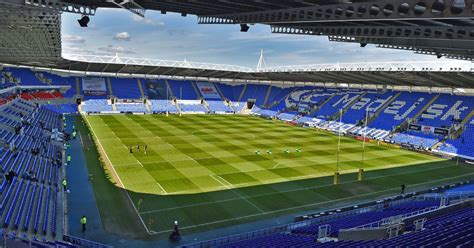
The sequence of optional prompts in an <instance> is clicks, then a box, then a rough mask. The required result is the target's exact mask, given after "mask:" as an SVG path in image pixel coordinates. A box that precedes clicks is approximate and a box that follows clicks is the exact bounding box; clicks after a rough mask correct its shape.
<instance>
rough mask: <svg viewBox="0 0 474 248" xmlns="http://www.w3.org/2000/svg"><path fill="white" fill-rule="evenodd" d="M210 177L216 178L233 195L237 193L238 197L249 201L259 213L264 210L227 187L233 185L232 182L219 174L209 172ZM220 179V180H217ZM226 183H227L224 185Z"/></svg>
mask: <svg viewBox="0 0 474 248" xmlns="http://www.w3.org/2000/svg"><path fill="white" fill-rule="evenodd" d="M211 177H212V178H213V179H214V180H216V181H217V182H219V183H220V184H222V186H224V187H225V188H226V189H228V190H230V191H231V192H232V193H234V194H235V195H237V196H238V197H239V198H240V199H242V200H244V201H246V202H247V203H249V204H250V205H252V206H253V207H255V208H256V209H257V210H258V211H260V213H264V212H265V211H263V210H262V209H261V208H260V207H258V206H257V205H255V203H253V202H251V201H249V200H248V199H247V198H245V197H243V196H242V195H240V194H239V193H238V192H237V191H235V190H234V189H233V188H232V187H229V185H233V184H232V183H229V182H228V181H227V180H225V179H224V178H222V177H221V176H219V175H213V174H211ZM219 179H220V180H219ZM221 180H222V181H224V182H225V183H222V182H221ZM226 184H228V185H226Z"/></svg>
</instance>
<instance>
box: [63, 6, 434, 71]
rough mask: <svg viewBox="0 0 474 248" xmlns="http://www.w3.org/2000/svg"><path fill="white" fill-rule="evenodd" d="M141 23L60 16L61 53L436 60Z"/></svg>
mask: <svg viewBox="0 0 474 248" xmlns="http://www.w3.org/2000/svg"><path fill="white" fill-rule="evenodd" d="M145 16H146V17H145V18H141V17H139V16H136V15H134V14H132V13H130V12H128V11H126V10H121V9H98V10H97V12H96V14H95V16H92V17H91V21H90V23H89V27H88V28H81V27H79V25H78V23H77V19H79V18H80V16H79V15H76V14H69V13H64V14H63V15H62V44H63V54H88V55H112V56H114V55H115V54H118V56H119V57H132V58H152V59H163V60H177V61H183V60H187V61H192V62H203V63H216V64H229V65H240V66H244V67H249V68H255V67H256V65H257V63H258V59H259V56H260V51H261V50H262V49H263V51H264V56H265V61H266V64H267V66H286V65H306V64H325V63H354V62H379V61H412V60H424V61H428V60H436V58H435V57H433V56H427V55H418V54H414V53H413V52H411V51H402V50H394V49H382V48H376V47H375V45H367V47H365V48H361V47H360V46H359V44H353V43H339V42H329V41H328V39H327V37H323V36H321V37H320V36H306V35H286V34H272V33H271V31H270V27H269V26H265V25H253V26H251V27H250V30H249V31H248V32H247V33H242V32H240V31H239V30H240V27H239V26H238V25H199V24H197V17H196V16H192V15H188V16H187V17H182V16H181V15H179V14H173V13H167V14H166V15H162V14H160V12H158V11H147V12H146V14H145Z"/></svg>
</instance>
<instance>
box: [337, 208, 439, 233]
mask: <svg viewBox="0 0 474 248" xmlns="http://www.w3.org/2000/svg"><path fill="white" fill-rule="evenodd" d="M438 208H439V206H433V207H429V208H424V209H421V210H417V211H415V212H410V213H407V214H400V215H394V216H390V217H387V218H383V219H381V220H378V221H375V222H372V223H369V224H365V225H362V226H356V227H352V228H348V229H345V230H362V229H373V228H379V227H380V226H383V225H386V224H389V223H390V222H391V220H393V219H401V220H403V219H406V218H408V217H411V216H415V215H419V214H424V213H427V212H430V211H433V210H436V209H438Z"/></svg>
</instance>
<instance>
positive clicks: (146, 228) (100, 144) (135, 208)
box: [84, 117, 150, 233]
mask: <svg viewBox="0 0 474 248" xmlns="http://www.w3.org/2000/svg"><path fill="white" fill-rule="evenodd" d="M84 119H86V122H87V123H88V124H89V127H90V128H91V131H92V133H93V134H94V136H95V137H97V135H96V134H95V131H94V128H93V127H92V125H91V124H90V123H89V120H88V119H87V117H84ZM97 140H98V142H97V143H99V146H100V148H101V149H102V151H103V152H104V154H105V158H107V160H108V161H109V163H110V166H111V167H112V171H113V172H114V174H115V176H116V177H117V179H118V181H119V182H120V184H121V185H122V188H124V189H125V186H124V184H123V182H122V180H121V179H120V177H119V175H118V174H117V171H115V168H114V165H113V164H112V161H110V159H109V156H108V155H107V153H106V152H105V149H104V147H103V146H102V143H101V142H100V139H99V138H97ZM125 194H127V197H128V200H129V201H130V203H132V206H133V210H135V213H137V215H138V218H139V219H140V221H141V223H142V225H143V227H144V228H145V230H146V232H147V233H150V230H148V227H147V226H146V225H145V221H143V219H142V216H141V215H140V213H139V212H138V209H137V207H136V206H135V204H134V203H133V201H132V198H131V197H130V195H129V194H128V191H127V190H126V189H125Z"/></svg>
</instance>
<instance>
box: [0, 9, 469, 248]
mask: <svg viewBox="0 0 474 248" xmlns="http://www.w3.org/2000/svg"><path fill="white" fill-rule="evenodd" d="M471 7H472V3H471V1H421V2H417V1H415V2H413V1H401V2H399V1H372V2H366V3H365V2H360V1H356V2H348V3H345V4H344V5H341V4H340V3H339V2H336V1H322V2H320V3H319V2H318V4H317V5H316V4H314V1H307V0H303V1H255V0H249V1H239V3H236V2H235V1H217V2H216V3H212V4H210V3H209V2H206V1H204V0H195V1H174V0H168V1H154V0H129V1H115V0H110V1H101V0H97V1H81V0H67V1H65V0H47V1H45V2H41V3H39V2H38V1H24V2H23V1H12V0H7V1H1V2H0V33H1V34H2V35H1V37H0V127H1V128H0V168H1V171H0V174H1V179H0V196H1V198H0V224H1V227H0V246H2V247H45V248H47V247H99V248H102V247H103V248H108V247H192V248H198V247H199V248H201V247H222V248H223V247H229V248H230V247H405V246H416V247H456V248H461V247H473V246H474V166H473V165H474V76H473V73H474V65H473V63H472V58H473V57H474V55H473V53H472V51H473V49H474V47H472V46H473V44H474V43H472V39H473V34H474V33H473V31H472V27H473V26H474V22H473V16H474V15H473V13H472V11H473V9H472V8H471ZM98 8H122V9H125V10H127V11H129V12H131V13H133V14H134V15H137V16H140V17H144V16H145V10H158V11H160V12H161V13H162V14H166V13H167V12H177V13H181V15H182V16H183V17H186V16H187V15H188V14H189V15H197V17H198V19H197V20H198V23H199V24H237V26H238V27H240V30H241V31H242V32H247V31H250V32H251V30H252V28H253V26H252V25H253V24H262V25H267V26H269V28H270V31H271V32H272V33H286V34H292V35H297V34H298V35H323V36H328V37H329V40H330V41H339V42H352V43H358V44H360V49H361V52H363V49H364V47H365V46H366V45H367V44H376V45H377V46H378V47H381V48H385V49H388V48H391V49H399V50H411V51H414V52H416V53H421V54H426V55H434V56H436V57H438V58H441V57H446V58H451V59H453V60H443V61H442V62H438V61H414V62H409V61H387V62H363V63H362V62H361V63H336V64H309V65H293V66H291V65H285V66H278V67H266V66H265V62H264V61H265V58H264V57H263V52H262V53H261V57H260V60H259V62H258V66H257V68H256V69H252V68H247V67H242V66H236V65H222V64H213V63H196V62H190V61H186V60H184V61H169V60H158V59H145V58H129V57H121V56H119V55H116V56H100V55H96V54H92V55H86V54H62V51H61V48H62V47H61V28H60V25H61V14H62V13H63V12H69V13H73V14H78V15H79V18H80V19H79V20H78V23H79V25H80V26H81V27H87V25H88V24H89V22H90V21H93V19H91V18H90V17H92V16H94V15H96V10H97V9H98ZM441 13H442V14H441ZM418 19H420V20H418ZM374 23H376V24H374ZM75 24H76V25H77V23H75ZM20 26H21V27H20ZM395 34H396V36H397V37H394V35H395ZM399 36H403V37H404V38H399ZM12 41H15V42H16V43H15V42H12ZM381 50H382V51H383V50H384V49H381ZM382 54H383V53H382V52H381V56H382Z"/></svg>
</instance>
